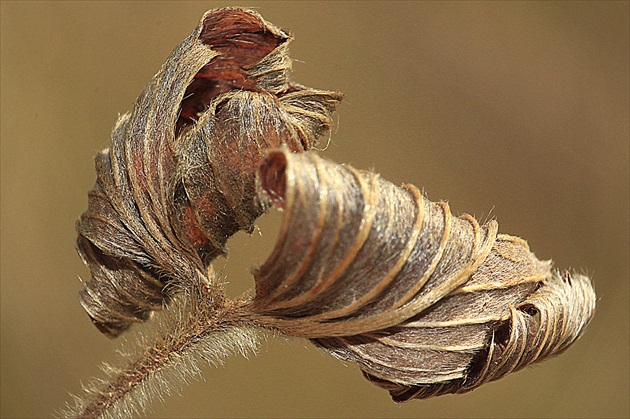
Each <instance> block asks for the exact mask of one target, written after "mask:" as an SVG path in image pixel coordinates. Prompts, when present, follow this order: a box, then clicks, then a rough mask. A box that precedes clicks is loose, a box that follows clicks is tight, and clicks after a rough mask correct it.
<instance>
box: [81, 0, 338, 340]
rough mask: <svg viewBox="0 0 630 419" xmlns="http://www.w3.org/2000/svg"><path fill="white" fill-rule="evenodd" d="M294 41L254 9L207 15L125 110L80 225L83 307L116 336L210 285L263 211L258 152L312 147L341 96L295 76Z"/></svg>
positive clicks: (102, 156) (99, 167)
mask: <svg viewBox="0 0 630 419" xmlns="http://www.w3.org/2000/svg"><path fill="white" fill-rule="evenodd" d="M290 40H291V36H290V35H289V34H288V33H286V32H285V31H283V30H281V29H279V28H277V27H275V26H273V25H271V24H270V23H268V22H265V21H264V20H263V19H262V17H261V16H260V15H258V14H257V13H256V12H253V11H248V10H243V9H239V8H226V9H218V10H212V11H209V12H207V13H206V14H205V15H204V16H203V17H202V19H201V22H200V23H199V25H198V26H197V28H196V29H195V30H194V31H193V33H192V34H191V35H190V36H189V37H188V38H187V39H186V40H185V41H184V42H183V43H182V44H181V45H179V46H178V47H177V48H175V50H174V51H173V53H172V54H171V56H170V57H169V58H168V59H167V61H166V63H165V64H164V66H163V67H162V69H161V70H160V71H159V72H158V73H157V74H156V76H155V77H154V78H153V80H152V81H151V82H150V83H149V84H148V85H147V87H146V88H145V89H144V91H143V92H142V94H141V95H140V96H139V97H138V99H137V101H136V104H135V106H134V109H133V111H132V112H131V113H128V114H125V115H123V116H122V117H121V118H120V119H119V121H118V122H117V123H116V126H115V128H114V131H113V133H112V145H111V148H109V149H106V150H104V151H102V152H101V153H99V155H98V156H97V157H96V172H97V181H96V184H95V186H94V189H93V190H92V191H90V193H89V202H88V210H87V211H86V212H85V213H84V214H83V215H82V216H81V218H80V219H79V221H78V223H77V231H78V233H79V237H78V239H77V245H78V249H79V253H80V254H81V257H82V258H83V260H84V261H85V263H86V265H87V266H88V267H89V268H90V271H91V273H92V281H90V282H88V283H87V284H86V286H85V290H84V291H83V292H82V293H81V297H80V298H81V304H82V305H83V307H84V308H85V310H86V311H87V312H88V314H89V315H90V317H91V319H92V321H93V322H94V323H95V325H96V326H97V327H98V328H99V329H100V330H101V331H102V332H103V333H105V334H106V335H108V336H110V337H113V336H116V335H118V334H119V333H121V332H122V331H123V330H125V329H127V328H128V327H129V326H130V325H131V324H132V323H134V322H139V321H143V320H146V319H147V318H148V316H149V315H150V313H151V312H152V311H154V310H159V309H161V307H162V306H163V304H165V303H167V302H168V300H169V295H168V292H167V291H168V289H167V288H166V286H167V285H176V284H180V283H182V282H189V283H196V284H202V286H203V284H207V283H209V282H210V279H209V275H208V274H207V270H208V266H209V263H210V262H211V261H212V260H213V259H214V258H215V257H216V256H218V255H220V254H223V253H225V244H226V241H227V239H228V238H229V237H230V236H231V235H233V234H234V233H236V232H237V231H238V230H241V229H243V230H247V231H251V229H252V227H253V222H254V220H255V219H256V218H257V217H258V216H259V215H260V214H261V212H262V211H261V207H260V205H258V204H257V201H255V199H254V196H255V189H254V174H255V169H256V167H257V166H258V163H259V161H260V159H261V158H262V157H263V155H264V152H265V150H267V149H269V148H273V147H278V146H280V145H286V146H287V147H288V148H289V149H291V150H293V151H296V152H300V151H304V150H308V149H310V148H311V147H312V146H313V145H314V144H315V142H316V140H317V138H318V137H319V136H321V135H322V134H324V133H325V132H326V131H327V130H328V129H329V128H330V123H331V119H330V118H331V114H332V112H333V110H334V109H335V107H336V106H337V104H338V102H339V101H340V100H341V95H340V94H339V93H335V92H326V91H320V90H315V89H310V88H307V87H304V86H301V85H298V84H294V83H291V82H290V81H289V79H288V73H289V71H290V68H291V59H290V58H289V56H288V44H289V42H290Z"/></svg>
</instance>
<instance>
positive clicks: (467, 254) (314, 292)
mask: <svg viewBox="0 0 630 419" xmlns="http://www.w3.org/2000/svg"><path fill="white" fill-rule="evenodd" d="M257 179H258V187H259V191H260V195H261V197H262V200H263V201H264V202H265V203H266V204H267V205H275V206H277V207H279V208H281V209H283V210H284V212H285V215H284V218H283V223H282V227H281V232H280V238H279V240H278V243H277V244H276V247H275V249H274V251H273V252H272V254H271V256H270V257H269V258H268V259H267V261H266V262H265V263H264V264H263V265H262V266H261V267H260V268H259V269H257V270H256V272H255V275H254V276H255V280H256V298H255V300H254V302H253V305H252V309H253V310H254V311H255V312H257V313H258V314H259V315H261V316H263V317H264V318H265V319H266V320H264V321H265V322H266V323H265V324H266V325H268V326H271V327H275V328H277V329H279V330H281V331H282V332H284V333H286V334H289V335H293V336H303V337H308V338H311V339H313V342H314V343H315V344H316V345H318V346H320V347H322V348H324V349H325V350H326V351H328V352H330V353H331V354H333V355H334V356H336V357H338V358H341V359H344V360H349V361H353V362H356V363H357V364H359V366H360V367H361V369H362V370H363V371H364V374H365V375H366V377H367V378H368V379H370V380H371V381H373V382H375V383H377V384H378V385H380V386H382V387H384V388H386V389H388V390H389V391H390V393H391V394H392V397H393V398H394V400H396V401H404V400H408V399H411V398H423V397H429V396H433V395H439V394H445V393H461V392H466V391H470V390H472V389H474V388H476V387H478V386H479V385H481V384H482V383H484V382H487V381H490V380H495V379H498V378H501V377H502V376H504V375H505V374H507V373H509V372H512V371H515V370H518V369H520V368H523V367H524V366H526V365H528V364H530V363H532V362H535V361H538V360H541V359H544V358H547V357H549V356H552V355H555V354H557V353H559V352H561V351H562V350H564V349H565V348H566V347H567V346H568V345H569V344H571V343H572V342H573V341H575V339H577V338H578V337H579V335H580V334H581V333H582V331H583V330H584V327H585V326H586V324H587V323H588V322H589V320H590V319H591V317H592V315H593V312H594V308H595V294H594V292H593V289H592V287H591V284H590V282H589V280H588V278H586V277H583V276H580V275H577V276H575V277H571V275H569V274H568V273H567V274H564V276H562V277H561V276H560V275H559V274H558V273H552V271H551V263H550V262H541V261H539V260H538V259H537V258H536V257H535V256H534V255H533V253H531V252H530V250H529V247H528V245H527V243H526V242H525V241H524V240H522V239H520V238H518V237H513V236H508V235H504V234H497V223H496V222H495V221H490V222H489V223H487V224H486V225H484V226H480V225H479V224H478V222H477V221H476V220H475V219H474V218H473V217H472V216H470V215H463V216H461V217H454V216H452V215H451V213H450V210H449V206H448V204H446V203H444V202H440V203H433V202H430V201H429V200H427V199H426V198H424V197H423V196H421V194H420V192H419V191H418V190H417V189H416V188H415V187H413V186H411V185H405V186H404V187H403V188H398V187H396V186H394V185H392V184H391V183H389V182H387V181H384V180H382V179H380V178H379V177H378V175H375V174H374V173H370V172H363V171H358V170H356V169H353V168H352V167H349V166H340V165H337V164H335V163H332V162H329V161H326V160H324V159H321V158H320V157H318V156H317V155H316V154H313V153H307V154H303V155H295V154H292V153H290V152H289V151H288V150H286V149H284V150H282V151H273V152H270V154H269V155H268V157H267V158H266V159H265V160H264V161H263V163H262V164H261V168H260V169H259V173H258V178H257Z"/></svg>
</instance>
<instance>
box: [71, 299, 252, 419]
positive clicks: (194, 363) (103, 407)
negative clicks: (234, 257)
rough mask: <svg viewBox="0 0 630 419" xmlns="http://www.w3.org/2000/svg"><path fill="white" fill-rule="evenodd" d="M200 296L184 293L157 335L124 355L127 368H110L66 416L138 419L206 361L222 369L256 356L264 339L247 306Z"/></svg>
mask: <svg viewBox="0 0 630 419" xmlns="http://www.w3.org/2000/svg"><path fill="white" fill-rule="evenodd" d="M197 291H198V290H197ZM197 291H194V292H184V293H182V295H181V297H179V300H180V301H178V303H177V304H176V305H175V306H174V307H173V309H171V310H168V312H166V313H165V315H164V316H162V318H161V319H160V320H159V321H158V322H157V323H158V324H156V326H155V329H154V330H155V332H154V333H146V332H145V333H144V334H143V336H142V337H141V338H140V339H139V340H138V342H137V343H136V345H135V349H132V350H130V351H126V353H122V355H123V358H124V361H126V365H125V366H124V367H122V368H116V367H112V366H109V365H105V366H104V368H103V370H104V372H105V378H104V379H98V380H94V381H93V382H92V383H91V384H90V385H88V386H87V387H86V388H85V394H84V397H81V398H76V403H75V406H74V407H73V408H71V409H69V410H68V411H67V412H64V415H65V416H66V417H75V416H77V417H81V418H100V417H130V416H135V415H137V414H139V413H140V412H142V411H144V410H145V409H146V408H147V407H148V405H149V404H150V402H151V401H152V400H154V399H155V398H162V397H163V394H165V393H166V394H167V393H169V392H170V391H169V390H171V389H172V386H173V385H177V384H179V383H182V382H183V381H185V380H186V378H187V377H190V376H193V375H198V374H199V373H200V370H199V362H200V361H205V362H208V363H210V364H213V365H218V364H221V363H222V360H223V359H224V358H225V357H227V356H229V355H230V354H232V353H233V352H240V353H242V354H243V355H246V354H247V353H248V352H250V351H254V350H255V349H256V347H257V345H258V338H257V333H256V331H255V330H254V328H253V327H252V324H251V322H250V321H249V320H248V319H247V317H248V316H247V315H246V314H245V312H244V310H243V307H244V305H245V302H244V301H227V300H223V301H220V302H218V303H217V301H216V300H214V301H213V303H212V305H210V304H208V301H209V300H208V299H207V296H202V295H200V294H202V293H199V292H197ZM149 335H153V337H151V338H148V336H149Z"/></svg>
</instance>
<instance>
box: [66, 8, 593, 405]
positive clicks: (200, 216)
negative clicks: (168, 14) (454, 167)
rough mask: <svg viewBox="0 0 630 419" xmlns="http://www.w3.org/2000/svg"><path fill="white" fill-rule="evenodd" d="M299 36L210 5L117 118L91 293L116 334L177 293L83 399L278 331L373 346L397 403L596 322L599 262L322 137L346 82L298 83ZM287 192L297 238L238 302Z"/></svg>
mask: <svg viewBox="0 0 630 419" xmlns="http://www.w3.org/2000/svg"><path fill="white" fill-rule="evenodd" d="M290 39H291V37H290V36H289V35H288V34H287V33H286V32H285V31H283V30H281V29H279V28H277V27H275V26H273V25H271V24H269V23H267V22H265V21H264V20H263V19H262V18H261V17H260V16H259V15H258V14H257V13H255V12H252V11H248V10H243V9H240V8H226V9H218V10H213V11H209V12H207V13H206V14H205V15H204V16H203V18H202V20H201V22H200V24H199V26H198V27H197V28H196V29H195V31H194V32H193V33H192V35H191V36H190V37H188V38H187V39H186V40H185V41H184V42H183V43H182V44H181V45H180V46H179V47H177V48H176V49H175V50H174V52H173V54H172V55H171V57H170V58H169V59H168V60H167V62H166V63H165V64H164V66H163V67H162V69H161V70H160V71H159V72H158V74H157V75H156V76H155V77H154V79H153V80H152V81H151V82H150V83H149V85H148V86H147V87H146V88H145V90H144V91H143V93H142V94H141V95H140V97H139V98H138V100H137V102H136V104H135V107H134V110H133V111H132V112H131V113H129V114H126V115H124V116H123V117H121V118H120V120H119V121H118V122H117V124H116V126H115V128H114V132H113V134H112V146H111V148H110V149H108V150H105V151H103V152H101V153H100V154H99V155H98V156H97V158H96V170H97V182H96V185H95V186H94V189H93V190H92V191H90V193H89V204H88V210H87V211H86V212H85V213H84V214H83V215H82V216H81V218H80V220H79V222H78V224H77V230H78V233H79V237H78V247H79V252H80V254H81V256H82V257H83V259H84V261H85V263H86V264H87V265H88V267H89V268H90V270H91V273H92V277H93V278H92V281H90V282H89V283H87V284H86V288H85V290H84V291H83V292H82V293H81V303H82V304H83V307H84V308H85V309H86V311H87V312H88V314H89V315H90V318H91V319H92V321H93V322H94V324H95V325H96V326H97V327H98V328H99V330H101V331H102V332H103V333H105V334H106V335H107V336H109V337H115V336H117V335H118V334H120V333H121V332H123V331H124V330H126V329H127V328H128V327H129V326H130V325H131V324H133V323H135V322H141V321H144V320H146V319H147V318H148V317H149V316H150V315H151V313H152V312H154V311H156V310H160V309H162V308H163V307H165V306H166V303H168V302H170V301H171V300H173V301H174V304H171V306H170V307H167V309H166V310H164V313H162V315H161V316H158V317H159V319H157V321H153V322H151V323H152V326H153V329H149V331H148V332H147V331H146V330H145V331H144V333H143V334H142V335H141V337H140V339H139V340H138V343H137V344H136V345H135V346H134V347H133V348H132V349H130V350H128V351H126V352H124V353H123V356H122V359H121V365H120V366H116V367H113V366H105V367H104V370H105V378H104V379H101V380H95V381H93V382H92V383H91V384H89V385H88V386H87V388H86V394H85V397H84V398H77V399H76V403H75V405H74V406H73V407H71V408H70V409H69V410H68V411H67V412H66V413H65V414H66V415H67V416H80V417H101V416H104V417H120V416H134V415H137V414H139V413H140V412H141V411H143V410H144V409H145V408H146V407H147V406H148V404H149V402H150V401H151V400H153V399H155V398H161V397H162V394H164V393H169V392H170V389H171V387H170V386H171V385H172V384H171V381H175V382H185V381H186V379H187V377H188V376H189V375H191V374H198V372H199V369H198V367H197V363H196V361H199V360H206V361H208V362H210V363H212V364H217V363H219V362H221V360H222V359H223V358H224V357H226V356H227V355H229V354H230V353H231V352H233V351H238V352H241V353H246V352H248V351H250V350H255V348H256V345H257V341H258V333H257V331H261V330H262V331H265V330H267V331H269V330H272V331H275V332H280V333H283V334H285V335H287V336H293V337H304V338H308V339H311V340H312V342H314V344H315V345H317V346H318V347H320V348H322V349H323V350H324V351H326V352H329V353H330V354H332V355H333V356H335V357H337V358H340V359H343V360H347V361H352V362H355V363H357V364H358V365H359V367H360V368H361V369H362V371H363V373H364V375H365V377H366V378H367V379H368V380H370V381H371V382H373V383H375V384H377V385H379V386H381V387H383V388H385V389H387V390H388V391H389V392H390V394H391V396H392V398H393V399H394V400H395V401H405V400H409V399H414V398H426V397H430V396H435V395H440V394H446V393H463V392H467V391H470V390H472V389H474V388H476V387H478V386H479V385H481V384H483V383H485V382H487V381H491V380H496V379H499V378H501V377H503V376H504V375H505V374H508V373H510V372H512V371H516V370H518V369H521V368H523V367H525V366H527V365H529V364H531V363H533V362H537V361H540V360H542V359H545V358H548V357H550V356H553V355H556V354H558V353H560V352H562V351H563V350H564V349H566V348H567V347H568V346H569V345H570V344H571V343H572V342H574V341H575V340H576V339H577V338H578V337H579V336H580V335H581V334H582V333H583V331H584V329H585V327H586V325H587V324H588V322H589V321H590V319H591V317H592V316H593V313H594V309H595V294H594V291H593V288H592V286H591V283H590V281H589V279H588V278H587V277H585V276H582V275H572V274H570V273H568V272H565V273H558V272H555V271H552V269H551V263H550V262H548V261H540V260H538V259H537V258H536V257H535V256H534V254H533V253H532V252H531V251H530V250H529V247H528V245H527V243H526V242H525V241H524V240H522V239H520V238H518V237H514V236H508V235H505V234H498V226H497V223H496V221H490V222H488V223H487V224H485V225H480V224H479V223H478V222H477V221H476V220H475V219H474V218H473V217H472V216H470V215H463V216H461V217H454V216H453V215H452V214H451V211H450V209H449V206H448V204H446V203H444V202H439V203H434V202H431V201H429V200H427V199H426V198H425V197H423V196H422V194H421V193H420V192H419V191H418V189H417V188H416V187H414V186H412V185H404V186H403V187H401V188H400V187H397V186H395V185H393V184H391V183H389V182H387V181H385V180H383V179H381V178H380V177H379V176H378V175H376V174H374V173H371V172H365V171H359V170H356V169H354V168H352V167H350V166H341V165H338V164H336V163H333V162H330V161H327V160H324V159H322V158H320V157H319V156H318V155H317V154H315V153H313V152H306V151H308V150H309V149H311V148H312V147H313V145H314V144H315V142H316V140H317V138H318V137H320V136H321V135H323V134H324V133H326V132H327V131H328V129H329V128H330V123H331V114H332V112H333V111H334V109H335V107H336V106H337V104H338V102H339V101H340V100H341V95H340V94H339V93H334V92H327V91H320V90H314V89H310V88H307V87H304V86H301V85H298V84H294V83H292V82H290V81H289V79H288V72H289V69H290V65H291V60H290V59H289V57H288V55H287V45H288V42H289V41H290ZM271 206H275V207H277V208H279V209H281V210H282V211H284V217H283V221H282V227H281V232H280V237H279V239H278V242H277V244H276V245H275V248H274V249H273V251H272V253H271V255H270V257H269V258H268V260H267V261H266V262H265V263H264V264H263V265H262V266H260V267H259V268H258V269H256V270H255V272H254V280H255V296H254V297H252V298H249V299H242V300H231V299H229V298H227V297H226V295H225V293H224V290H223V288H222V286H221V284H220V283H218V281H217V280H216V278H215V277H214V275H213V272H212V269H211V265H210V263H211V262H212V261H213V260H214V259H215V258H216V257H217V256H218V255H221V254H224V253H225V244H226V241H227V239H228V238H229V237H230V236H231V235H232V234H234V233H235V232H236V231H238V230H245V231H251V229H252V228H253V223H254V221H255V219H256V218H257V217H258V216H259V215H261V214H262V212H263V211H264V210H266V209H268V208H269V207H271Z"/></svg>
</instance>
